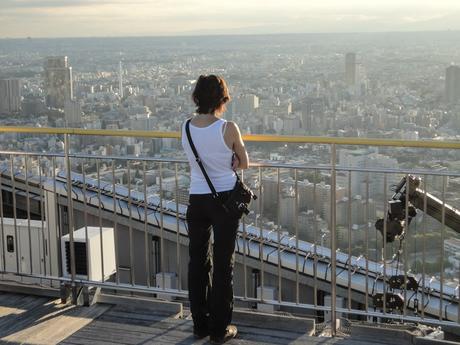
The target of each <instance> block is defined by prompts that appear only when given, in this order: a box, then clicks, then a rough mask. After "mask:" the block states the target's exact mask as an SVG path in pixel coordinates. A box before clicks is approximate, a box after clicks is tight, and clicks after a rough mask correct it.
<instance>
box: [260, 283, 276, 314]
mask: <svg viewBox="0 0 460 345" xmlns="http://www.w3.org/2000/svg"><path fill="white" fill-rule="evenodd" d="M257 298H259V299H263V300H267V301H270V300H271V301H276V300H277V299H278V289H277V288H275V287H272V286H265V285H264V287H263V289H262V286H258V287H257ZM278 309H279V306H278V305H274V304H266V303H257V310H260V311H262V312H266V313H273V312H274V311H275V310H278Z"/></svg>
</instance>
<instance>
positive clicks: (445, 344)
mask: <svg viewBox="0 0 460 345" xmlns="http://www.w3.org/2000/svg"><path fill="white" fill-rule="evenodd" d="M454 344H455V345H458V342H456V341H448V340H438V339H430V338H415V345H454Z"/></svg>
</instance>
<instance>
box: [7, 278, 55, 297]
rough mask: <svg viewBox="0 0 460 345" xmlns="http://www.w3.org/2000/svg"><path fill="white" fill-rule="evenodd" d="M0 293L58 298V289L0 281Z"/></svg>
mask: <svg viewBox="0 0 460 345" xmlns="http://www.w3.org/2000/svg"><path fill="white" fill-rule="evenodd" d="M0 291H2V292H11V293H19V294H24V295H32V296H41V297H52V298H60V297H61V293H60V290H59V289H55V288H51V287H45V286H40V285H32V284H21V283H15V282H5V281H0Z"/></svg>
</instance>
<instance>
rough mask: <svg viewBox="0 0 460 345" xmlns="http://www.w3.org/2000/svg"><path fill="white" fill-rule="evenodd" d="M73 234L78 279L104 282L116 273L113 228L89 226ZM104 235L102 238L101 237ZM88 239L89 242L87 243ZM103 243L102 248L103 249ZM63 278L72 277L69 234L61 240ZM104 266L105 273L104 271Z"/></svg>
mask: <svg viewBox="0 0 460 345" xmlns="http://www.w3.org/2000/svg"><path fill="white" fill-rule="evenodd" d="M87 229H88V238H86V228H81V229H78V230H76V231H74V233H73V240H74V247H75V274H76V278H78V279H88V280H91V281H102V275H104V280H106V279H108V278H109V277H110V276H111V275H112V274H114V273H115V272H116V264H115V242H114V232H113V228H100V227H93V226H88V228H87ZM101 235H102V236H101ZM86 239H88V241H86ZM101 241H102V248H101ZM61 248H62V251H61V252H62V263H63V272H62V273H63V276H64V277H70V276H71V267H70V237H69V234H67V235H64V236H62V238H61ZM102 266H104V267H103V269H104V272H103V271H102Z"/></svg>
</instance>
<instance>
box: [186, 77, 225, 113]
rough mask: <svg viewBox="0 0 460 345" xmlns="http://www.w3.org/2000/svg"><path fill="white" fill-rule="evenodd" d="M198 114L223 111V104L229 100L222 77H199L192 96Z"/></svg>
mask: <svg viewBox="0 0 460 345" xmlns="http://www.w3.org/2000/svg"><path fill="white" fill-rule="evenodd" d="M192 99H193V102H195V104H196V106H197V109H196V112H197V113H198V114H214V113H222V112H224V111H225V103H227V102H228V101H229V100H230V95H229V93H228V88H227V83H225V80H224V79H223V78H222V77H218V76H215V75H213V74H211V75H207V76H205V75H200V77H199V78H198V80H197V81H196V85H195V90H193V94H192Z"/></svg>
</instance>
